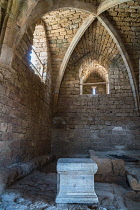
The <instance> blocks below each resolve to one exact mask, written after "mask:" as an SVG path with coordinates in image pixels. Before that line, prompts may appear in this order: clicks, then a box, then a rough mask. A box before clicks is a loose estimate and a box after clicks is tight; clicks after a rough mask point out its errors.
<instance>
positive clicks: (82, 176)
mask: <svg viewBox="0 0 140 210" xmlns="http://www.w3.org/2000/svg"><path fill="white" fill-rule="evenodd" d="M97 168H98V167H97V164H96V163H95V162H94V161H93V160H92V159H90V158H60V159H59V160H58V162H57V172H58V180H57V192H58V194H57V197H56V203H88V204H97V203H98V198H97V195H96V193H95V191H94V174H95V173H96V172H97Z"/></svg>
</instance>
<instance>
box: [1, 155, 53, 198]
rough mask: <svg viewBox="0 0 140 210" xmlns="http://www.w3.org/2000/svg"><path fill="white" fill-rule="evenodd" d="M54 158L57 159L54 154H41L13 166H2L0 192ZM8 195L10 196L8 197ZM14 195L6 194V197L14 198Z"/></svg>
mask: <svg viewBox="0 0 140 210" xmlns="http://www.w3.org/2000/svg"><path fill="white" fill-rule="evenodd" d="M54 159H55V156H54V155H46V156H41V157H38V158H35V159H33V160H31V161H28V162H26V163H21V164H15V165H13V166H12V165H11V166H9V167H7V168H2V169H1V170H0V194H1V193H2V192H3V191H4V189H5V188H6V187H8V186H10V185H12V184H13V183H14V182H16V181H17V180H18V179H21V178H23V177H25V176H27V175H28V174H30V173H31V172H32V171H33V170H35V169H36V168H42V167H43V166H45V165H46V164H48V163H50V162H51V161H52V160H54ZM6 196H8V197H6ZM13 197H14V194H12V195H5V198H7V199H8V198H11V199H13ZM5 198H4V199H5ZM13 201H14V200H13Z"/></svg>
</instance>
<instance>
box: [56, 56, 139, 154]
mask: <svg viewBox="0 0 140 210" xmlns="http://www.w3.org/2000/svg"><path fill="white" fill-rule="evenodd" d="M79 68H80V66H78V63H76V64H75V65H73V67H72V65H70V64H69V66H68V68H67V71H66V73H65V76H64V80H63V82H62V86H61V90H60V96H59V102H58V112H57V113H56V114H55V116H54V118H53V131H52V135H53V136H52V148H53V151H54V152H55V153H56V154H57V155H58V156H71V155H74V154H88V150H89V149H93V150H113V149H117V148H118V147H122V148H123V149H138V148H140V142H139V135H140V127H139V118H138V117H137V116H136V113H135V110H134V99H133V95H132V90H131V86H130V82H129V78H128V74H127V71H126V68H125V66H124V63H123V61H122V58H121V56H116V57H115V58H114V59H113V60H112V63H111V64H110V66H109V69H108V70H109V82H110V94H107V95H106V94H104V95H95V96H91V95H80V94H79V93H80V88H79Z"/></svg>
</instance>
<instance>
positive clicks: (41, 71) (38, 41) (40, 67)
mask: <svg viewBox="0 0 140 210" xmlns="http://www.w3.org/2000/svg"><path fill="white" fill-rule="evenodd" d="M30 57H31V59H30V66H31V67H32V69H33V70H34V72H35V74H37V75H38V76H39V77H40V78H41V79H45V78H46V69H47V60H48V59H47V41H46V33H45V30H44V27H43V25H37V26H36V27H35V31H34V34H33V45H32V50H31V54H30Z"/></svg>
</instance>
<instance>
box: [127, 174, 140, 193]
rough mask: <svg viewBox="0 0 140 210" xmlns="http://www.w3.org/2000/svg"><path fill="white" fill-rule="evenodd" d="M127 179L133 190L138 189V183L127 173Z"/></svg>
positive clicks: (139, 185) (139, 187)
mask: <svg viewBox="0 0 140 210" xmlns="http://www.w3.org/2000/svg"><path fill="white" fill-rule="evenodd" d="M127 179H128V182H129V185H130V187H131V188H132V189H133V190H136V191H140V184H139V183H138V182H137V180H136V179H135V178H134V177H133V176H131V175H127Z"/></svg>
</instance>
